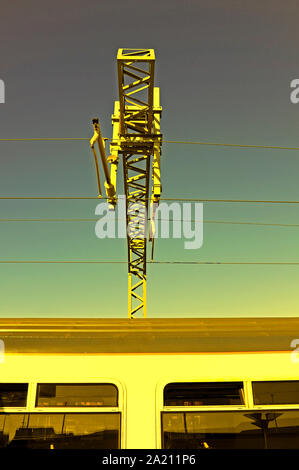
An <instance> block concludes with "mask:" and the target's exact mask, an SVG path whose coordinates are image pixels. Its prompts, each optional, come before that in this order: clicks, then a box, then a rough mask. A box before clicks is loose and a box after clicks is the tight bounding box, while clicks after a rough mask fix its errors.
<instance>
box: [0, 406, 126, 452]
mask: <svg viewBox="0 0 299 470" xmlns="http://www.w3.org/2000/svg"><path fill="white" fill-rule="evenodd" d="M0 429H1V431H0V447H8V448H9V447H13V448H15V447H20V448H28V449H118V448H120V413H32V414H28V413H26V414H23V413H22V414H21V413H20V414H17V413H15V414H8V413H7V414H0Z"/></svg>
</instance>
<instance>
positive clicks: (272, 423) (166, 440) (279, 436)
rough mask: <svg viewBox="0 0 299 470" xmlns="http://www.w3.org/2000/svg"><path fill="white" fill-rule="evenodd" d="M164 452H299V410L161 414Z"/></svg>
mask: <svg viewBox="0 0 299 470" xmlns="http://www.w3.org/2000/svg"><path fill="white" fill-rule="evenodd" d="M162 448H163V449H200V448H202V449H299V410H291V411H290V410H278V411H276V410H275V411H274V410H273V411H272V410H271V411H269V410H268V411H263V412H258V413H257V412H250V411H247V412H244V411H221V412H219V411H217V412H214V411H206V412H194V411H192V412H177V413H170V412H163V413H162Z"/></svg>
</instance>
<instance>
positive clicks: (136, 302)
mask: <svg viewBox="0 0 299 470" xmlns="http://www.w3.org/2000/svg"><path fill="white" fill-rule="evenodd" d="M117 67H118V89H119V101H115V105H114V114H113V115H112V125H113V137H112V141H111V144H110V156H109V157H108V159H107V158H106V153H105V143H104V140H103V137H102V134H101V129H100V125H99V121H98V119H94V120H93V125H94V136H93V138H92V139H91V141H90V145H91V148H92V150H93V154H94V159H95V165H96V172H97V180H98V187H99V194H100V196H99V197H101V181H100V173H99V166H98V160H97V154H96V150H95V148H94V146H95V144H96V142H98V147H99V152H100V156H101V160H102V165H103V169H104V174H105V179H106V182H105V189H106V194H107V197H108V203H109V204H110V207H111V208H112V209H113V208H114V207H115V204H116V201H117V198H116V179H117V166H118V162H119V157H118V154H119V153H120V154H122V159H123V170H124V189H125V198H126V222H127V242H128V275H129V276H128V278H129V279H128V316H129V318H134V316H135V315H136V314H138V315H139V314H142V316H143V317H146V242H147V220H148V207H149V200H150V199H151V203H152V204H151V205H152V211H151V212H152V213H153V212H154V210H153V209H155V207H156V206H157V205H158V203H159V198H160V194H161V181H160V155H161V143H162V135H161V133H160V115H161V111H162V108H161V107H160V94H159V88H156V87H154V68H155V53H154V51H153V49H119V50H118V54H117ZM151 157H153V162H151V160H152V158H151ZM108 163H110V164H111V171H110V172H109V168H108ZM151 163H153V165H152V196H151V198H150V197H149V191H150V169H151ZM154 232H155V227H154V219H153V218H152V220H151V229H150V236H149V239H150V241H152V242H154V236H155V233H154ZM153 233H154V235H153V236H152V234H153Z"/></svg>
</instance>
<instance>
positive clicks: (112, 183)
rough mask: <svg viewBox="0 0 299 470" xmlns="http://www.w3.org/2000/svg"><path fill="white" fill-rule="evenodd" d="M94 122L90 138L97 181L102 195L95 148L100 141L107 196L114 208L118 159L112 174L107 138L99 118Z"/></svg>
mask: <svg viewBox="0 0 299 470" xmlns="http://www.w3.org/2000/svg"><path fill="white" fill-rule="evenodd" d="M92 122H93V129H94V135H93V137H92V139H91V140H90V146H91V149H92V151H93V155H94V160H95V165H96V173H97V181H98V188H99V197H101V196H102V192H101V180H100V172H99V164H98V158H97V153H96V150H95V148H94V146H95V143H96V142H97V143H98V147H99V152H100V156H101V161H102V165H103V170H104V174H105V180H106V181H105V183H104V185H105V189H106V194H107V198H108V204H109V206H110V208H111V209H114V207H115V204H116V169H115V166H116V167H117V161H118V160H115V161H113V165H114V167H113V174H112V175H111V176H110V171H109V167H108V161H109V160H107V157H106V151H105V140H104V139H103V137H102V133H101V128H100V123H99V120H98V119H97V118H96V119H93V121H92ZM112 176H113V179H112Z"/></svg>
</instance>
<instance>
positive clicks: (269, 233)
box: [0, 0, 299, 318]
mask: <svg viewBox="0 0 299 470" xmlns="http://www.w3.org/2000/svg"><path fill="white" fill-rule="evenodd" d="M298 24H299V4H298V2H297V1H291V0H286V1H284V2H281V0H280V1H277V0H263V1H260V0H259V1H257V0H252V1H241V2H240V1H232V0H205V1H203V0H180V1H178V0H159V1H158V0H152V1H151V2H148V1H147V2H145V1H142V0H138V1H137V0H126V1H120V0H109V1H94V0H85V1H84V2H83V1H78V0H72V1H61V0H60V1H57V0H52V1H51V2H45V1H36V0H27V1H26V2H24V1H21V0H15V1H14V2H8V1H7V0H5V1H2V2H1V16H0V57H1V62H0V79H2V80H4V81H5V85H6V103H5V104H1V105H0V138H17V137H19V138H21V137H90V136H91V134H92V128H91V123H90V121H91V118H92V117H94V116H99V118H100V122H101V127H102V131H103V134H104V135H105V136H107V137H110V136H111V135H112V128H111V119H110V118H111V113H112V111H113V103H114V100H115V99H117V86H116V83H117V82H116V53H117V49H118V48H119V47H133V48H134V47H137V48H138V47H141V48H146V47H149V48H154V49H155V53H156V75H155V84H156V86H160V89H161V101H162V106H163V114H162V121H161V130H162V132H163V135H164V138H165V139H166V140H171V139H174V140H195V141H198V140H202V141H211V142H224V143H225V142H226V143H231V142H232V143H240V144H260V145H277V146H297V147H298V146H299V126H298V123H299V104H297V105H294V104H291V102H290V97H289V96H290V81H291V80H292V79H294V78H299V66H298V53H299V29H298ZM162 157H163V159H162V178H163V197H186V198H187V197H195V198H224V199H266V200H299V189H298V187H299V185H298V180H299V179H298V178H299V152H296V151H287V150H261V149H257V150H254V149H241V148H229V147H205V146H187V145H171V144H164V145H163V156H162ZM0 161H1V167H0V196H94V195H95V196H96V195H97V192H96V179H95V171H94V164H93V160H92V155H91V153H90V150H89V146H88V142H84V141H83V142H43V143H40V142H38V143H37V142H30V143H29V142H28V143H27V142H22V143H16V142H7V143H6V142H0ZM119 173H120V177H119V189H118V191H119V194H123V187H122V175H121V173H122V168H121V166H120V172H119ZM95 205H96V201H0V211H1V216H0V217H2V218H5V217H8V218H9V217H24V218H25V217H43V218H45V217H57V218H60V217H68V218H70V217H77V218H92V217H94V210H95ZM298 211H299V206H298V205H285V204H283V205H261V204H223V203H222V204H220V203H219V204H215V203H205V204H204V218H206V219H207V220H208V219H210V220H234V221H257V222H265V223H289V224H298V223H299V217H298V215H299V212H298ZM298 235H299V228H298V227H290V228H286V227H266V226H254V225H252V226H249V225H222V224H205V225H204V245H203V247H202V248H201V249H200V250H197V251H190V250H189V251H187V250H184V247H183V241H182V240H157V242H156V252H155V258H156V260H201V261H202V260H207V261H299V246H298ZM126 255H127V251H126V242H125V241H124V240H99V239H97V238H96V237H95V234H94V223H93V222H77V223H71V222H67V223H60V222H57V223H50V222H47V223H35V222H26V223H25V222H22V223H19V222H9V223H8V222H0V259H1V260H12V259H19V260H28V259H32V260H74V259H78V260H80V259H83V260H86V259H89V260H94V259H103V260H104V259H109V260H111V259H115V260H119V259H123V260H124V261H125V260H126ZM298 285H299V266H220V265H217V266H206V265H205V266H190V265H189V266H188V265H187V266H176V265H152V266H149V268H148V316H149V317H172V316H173V317H182V316H185V317H221V316H296V315H297V314H298V313H299V309H298V305H299V293H298V292H299V290H298ZM0 286H1V295H0V315H1V316H2V317H59V316H60V317H72V316H74V317H122V318H126V316H127V268H126V265H5V264H2V265H0Z"/></svg>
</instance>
